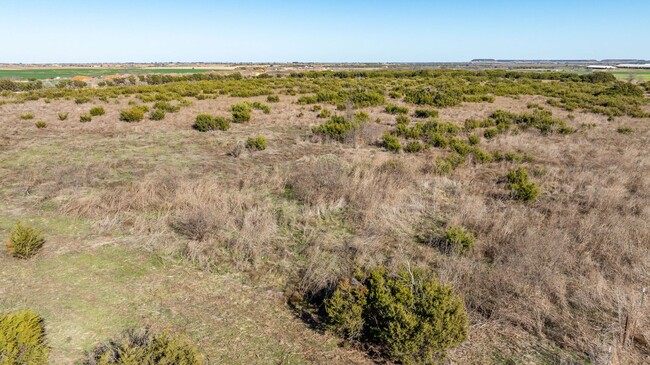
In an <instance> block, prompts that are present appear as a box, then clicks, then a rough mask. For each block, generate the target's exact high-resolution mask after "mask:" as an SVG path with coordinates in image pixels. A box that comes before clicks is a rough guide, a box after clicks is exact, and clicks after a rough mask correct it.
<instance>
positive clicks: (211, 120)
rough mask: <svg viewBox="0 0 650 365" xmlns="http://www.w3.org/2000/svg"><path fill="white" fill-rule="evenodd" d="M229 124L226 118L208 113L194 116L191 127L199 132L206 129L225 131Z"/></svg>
mask: <svg viewBox="0 0 650 365" xmlns="http://www.w3.org/2000/svg"><path fill="white" fill-rule="evenodd" d="M230 127H231V124H230V122H229V121H228V120H226V118H223V117H215V116H213V115H210V114H199V115H197V116H196V120H195V122H194V126H193V128H194V129H196V130H198V131H199V132H207V131H216V130H220V131H227V130H228V129H230Z"/></svg>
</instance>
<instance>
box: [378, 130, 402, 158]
mask: <svg viewBox="0 0 650 365" xmlns="http://www.w3.org/2000/svg"><path fill="white" fill-rule="evenodd" d="M382 145H383V146H384V148H386V149H387V150H389V151H391V152H395V153H397V152H399V151H401V150H402V143H401V142H400V141H399V138H397V137H395V136H394V135H392V134H390V133H388V132H386V133H384V136H383V138H382Z"/></svg>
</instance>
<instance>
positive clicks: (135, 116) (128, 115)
mask: <svg viewBox="0 0 650 365" xmlns="http://www.w3.org/2000/svg"><path fill="white" fill-rule="evenodd" d="M144 113H145V110H144V109H143V108H142V107H139V106H133V107H131V108H129V109H126V110H122V111H120V120H121V121H123V122H128V123H133V122H139V121H141V120H142V119H144Z"/></svg>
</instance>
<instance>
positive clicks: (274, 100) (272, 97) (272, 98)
mask: <svg viewBox="0 0 650 365" xmlns="http://www.w3.org/2000/svg"><path fill="white" fill-rule="evenodd" d="M266 101H267V102H269V103H279V102H280V97H279V96H278V95H269V96H267V97H266Z"/></svg>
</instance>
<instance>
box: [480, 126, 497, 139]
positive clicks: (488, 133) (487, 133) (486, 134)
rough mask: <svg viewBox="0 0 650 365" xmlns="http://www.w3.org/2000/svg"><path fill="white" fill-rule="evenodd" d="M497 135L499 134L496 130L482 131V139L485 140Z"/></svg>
mask: <svg viewBox="0 0 650 365" xmlns="http://www.w3.org/2000/svg"><path fill="white" fill-rule="evenodd" d="M497 134H499V130H498V129H496V128H488V129H486V130H485V131H483V137H485V139H492V138H494V137H496V136H497Z"/></svg>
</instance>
